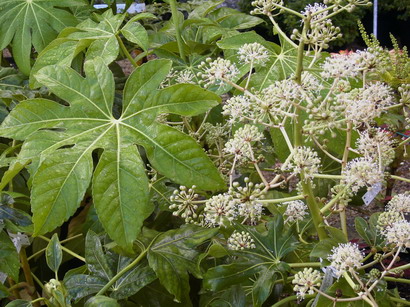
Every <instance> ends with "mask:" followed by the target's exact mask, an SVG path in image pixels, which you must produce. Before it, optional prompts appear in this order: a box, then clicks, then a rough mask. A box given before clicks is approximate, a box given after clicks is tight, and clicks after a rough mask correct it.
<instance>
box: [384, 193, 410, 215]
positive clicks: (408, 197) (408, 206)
mask: <svg viewBox="0 0 410 307" xmlns="http://www.w3.org/2000/svg"><path fill="white" fill-rule="evenodd" d="M386 210H387V211H393V212H399V213H401V214H406V213H410V192H405V193H402V194H397V195H395V196H394V197H393V198H392V199H391V200H390V201H389V203H388V204H387V207H386Z"/></svg>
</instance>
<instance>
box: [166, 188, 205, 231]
mask: <svg viewBox="0 0 410 307" xmlns="http://www.w3.org/2000/svg"><path fill="white" fill-rule="evenodd" d="M195 188H196V186H192V188H190V189H188V188H187V187H185V186H180V187H179V189H178V190H175V191H174V192H173V194H172V195H171V197H170V200H171V202H172V205H170V206H169V209H171V210H175V211H174V212H173V213H172V214H173V215H174V216H180V217H182V218H184V219H185V222H186V223H193V222H194V220H195V219H196V218H197V217H198V215H197V213H196V210H197V209H198V205H196V204H195V200H196V199H197V198H198V196H199V195H198V194H196V193H195Z"/></svg>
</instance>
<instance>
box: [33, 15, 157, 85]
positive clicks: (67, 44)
mask: <svg viewBox="0 0 410 307" xmlns="http://www.w3.org/2000/svg"><path fill="white" fill-rule="evenodd" d="M154 17H155V16H154V15H152V14H148V13H141V14H138V15H137V16H135V17H133V18H132V19H131V20H129V21H128V22H127V23H126V24H125V25H124V27H123V28H121V25H122V23H123V21H124V18H125V15H123V14H118V15H114V14H113V13H112V11H111V10H108V11H106V12H104V13H103V14H102V15H101V16H98V20H97V21H94V20H92V19H87V20H85V21H83V22H81V23H80V24H78V25H77V26H76V27H70V28H66V29H65V30H64V31H62V32H61V33H60V34H59V36H58V38H57V39H55V40H54V41H52V42H51V43H50V44H49V45H48V46H47V47H46V48H45V49H44V50H43V52H41V53H40V55H39V57H38V59H37V60H36V63H35V64H34V66H33V70H32V72H31V76H30V84H31V85H33V86H39V85H40V83H38V82H36V80H35V74H36V73H37V72H38V71H39V70H40V69H41V68H43V67H44V66H47V65H53V64H64V65H71V63H72V61H73V60H74V58H75V57H76V56H77V55H78V54H79V53H80V52H83V51H85V58H86V60H87V59H93V58H95V57H96V56H100V57H101V58H102V59H103V60H104V62H105V63H106V64H107V65H108V64H110V63H111V62H113V61H114V60H115V59H116V58H117V57H118V54H119V51H120V45H119V40H120V37H119V35H123V36H124V37H125V38H126V39H127V40H128V41H130V42H131V43H133V44H137V45H138V46H140V47H141V48H142V49H144V50H146V49H147V48H148V43H149V42H148V33H147V31H146V30H145V28H144V27H143V26H142V25H141V24H140V23H139V22H138V20H139V19H142V18H154Z"/></svg>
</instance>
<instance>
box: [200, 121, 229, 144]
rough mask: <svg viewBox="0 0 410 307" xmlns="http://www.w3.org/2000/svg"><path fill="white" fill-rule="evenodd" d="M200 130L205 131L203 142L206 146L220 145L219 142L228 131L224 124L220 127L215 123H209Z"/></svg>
mask: <svg viewBox="0 0 410 307" xmlns="http://www.w3.org/2000/svg"><path fill="white" fill-rule="evenodd" d="M202 128H203V130H204V131H206V135H205V140H206V142H207V143H208V145H213V144H218V143H220V141H222V140H223V139H224V138H225V137H226V136H227V135H228V134H229V129H228V128H227V125H226V124H225V125H222V124H220V123H217V124H216V125H212V124H211V123H205V124H204V125H203V126H202Z"/></svg>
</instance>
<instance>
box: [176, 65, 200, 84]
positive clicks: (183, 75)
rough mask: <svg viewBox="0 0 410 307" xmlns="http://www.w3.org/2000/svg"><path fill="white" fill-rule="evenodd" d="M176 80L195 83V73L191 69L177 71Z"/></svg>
mask: <svg viewBox="0 0 410 307" xmlns="http://www.w3.org/2000/svg"><path fill="white" fill-rule="evenodd" d="M176 76H177V77H176V79H175V81H176V82H177V83H178V84H179V83H188V84H195V75H194V74H193V73H192V71H190V70H189V69H185V70H183V71H180V72H178V73H176Z"/></svg>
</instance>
